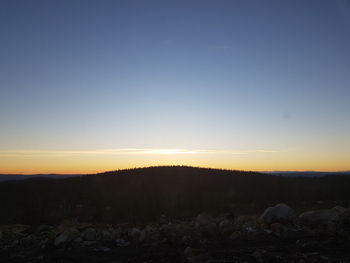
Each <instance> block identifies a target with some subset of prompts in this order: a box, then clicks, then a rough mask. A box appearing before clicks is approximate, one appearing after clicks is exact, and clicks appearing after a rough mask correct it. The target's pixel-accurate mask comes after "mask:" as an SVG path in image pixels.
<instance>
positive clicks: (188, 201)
mask: <svg viewBox="0 0 350 263" xmlns="http://www.w3.org/2000/svg"><path fill="white" fill-rule="evenodd" d="M349 189H350V176H348V175H342V176H340V175H338V176H331V175H330V176H324V177H317V178H303V177H298V178H293V177H284V176H273V175H266V174H261V173H255V172H242V171H228V170H215V169H204V168H193V167H151V168H140V169H130V170H121V171H115V172H106V173H102V174H96V175H88V176H82V177H77V178H67V179H61V180H50V179H32V180H25V181H21V182H5V183H0V210H1V213H0V224H8V223H25V224H41V223H59V222H62V221H63V220H67V219H76V220H78V221H83V222H95V223H96V222H101V223H117V222H129V223H130V222H132V223H141V222H145V221H152V220H154V219H157V218H159V217H160V216H161V215H163V214H166V215H167V216H169V217H172V218H187V217H191V216H194V215H197V214H198V213H200V212H206V213H209V214H221V213H227V212H235V213H240V214H241V213H242V212H245V213H249V212H255V211H258V212H260V211H262V210H263V209H264V208H265V207H267V206H268V205H270V204H275V203H280V202H285V203H288V204H290V205H291V206H293V207H296V208H297V209H298V208H300V209H303V206H308V205H309V204H311V203H312V204H315V203H318V204H322V203H325V202H332V201H337V202H345V204H343V205H345V206H347V205H348V204H346V202H347V200H350V191H349ZM308 208H309V207H308Z"/></svg>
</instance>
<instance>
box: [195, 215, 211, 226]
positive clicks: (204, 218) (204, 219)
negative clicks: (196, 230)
mask: <svg viewBox="0 0 350 263" xmlns="http://www.w3.org/2000/svg"><path fill="white" fill-rule="evenodd" d="M209 222H210V217H209V216H208V215H207V214H199V215H198V216H197V218H196V226H197V227H198V226H204V225H207V224H209Z"/></svg>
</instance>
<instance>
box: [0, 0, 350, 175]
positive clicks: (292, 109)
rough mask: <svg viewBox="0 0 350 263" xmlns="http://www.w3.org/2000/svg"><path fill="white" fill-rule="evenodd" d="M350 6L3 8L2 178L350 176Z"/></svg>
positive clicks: (27, 4) (10, 4)
mask: <svg viewBox="0 0 350 263" xmlns="http://www.w3.org/2000/svg"><path fill="white" fill-rule="evenodd" d="M349 33H350V2H349V1H345V0H344V1H341V0H339V1H317V2H315V1H311V0H307V1H283V2H281V1H264V2H261V1H224V0H222V1H193V0H190V1H152V0H151V1H133V0H131V1H107V0H106V1H79V0H74V1H68V0H63V1H41V0H35V1H24V0H22V1H20V0H19V1H9V0H3V1H1V2H0V35H1V41H0V125H1V126H0V173H24V174H29V173H94V172H101V171H106V170H116V169H120V168H132V167H140V166H152V165H191V166H202V167H213V168H226V169H240V170H259V171H272V170H283V171H285V170H296V171H301V170H317V171H341V170H350V138H349V134H350V119H349V116H350V107H349V99H350V34H349Z"/></svg>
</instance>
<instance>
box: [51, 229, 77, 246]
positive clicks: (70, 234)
mask: <svg viewBox="0 0 350 263" xmlns="http://www.w3.org/2000/svg"><path fill="white" fill-rule="evenodd" d="M79 234H80V232H79V230H78V229H76V228H75V227H71V228H68V229H67V230H65V231H64V232H63V233H62V234H60V235H59V236H58V237H56V239H55V241H54V245H55V246H59V245H61V244H63V243H66V242H70V241H72V240H74V239H76V238H77V237H78V236H79Z"/></svg>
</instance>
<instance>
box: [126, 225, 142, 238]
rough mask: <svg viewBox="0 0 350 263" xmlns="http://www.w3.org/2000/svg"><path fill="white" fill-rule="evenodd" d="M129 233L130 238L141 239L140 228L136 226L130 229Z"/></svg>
mask: <svg viewBox="0 0 350 263" xmlns="http://www.w3.org/2000/svg"><path fill="white" fill-rule="evenodd" d="M128 234H129V237H130V239H132V240H134V241H136V240H139V239H140V234H141V231H140V229H138V228H136V227H134V228H132V229H130V230H129V233H128Z"/></svg>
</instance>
